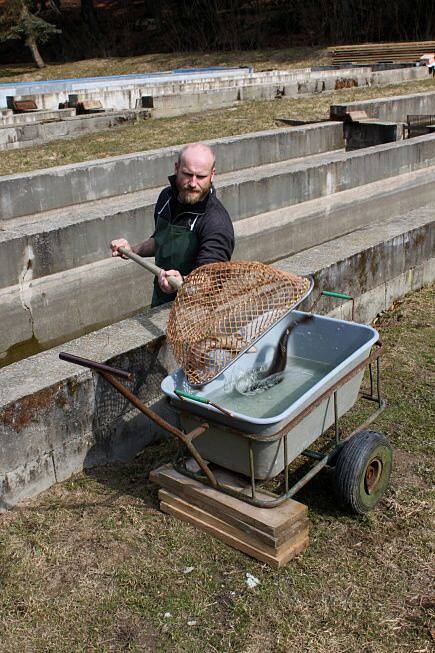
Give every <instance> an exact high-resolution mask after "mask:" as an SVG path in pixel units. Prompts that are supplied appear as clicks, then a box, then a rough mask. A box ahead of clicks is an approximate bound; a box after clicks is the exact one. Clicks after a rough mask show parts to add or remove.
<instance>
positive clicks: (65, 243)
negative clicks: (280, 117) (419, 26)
mask: <svg viewBox="0 0 435 653" xmlns="http://www.w3.org/2000/svg"><path fill="white" fill-rule="evenodd" d="M321 129H323V127H322V128H321ZM434 163H435V136H433V135H432V136H425V137H421V138H418V139H412V140H408V141H404V142H403V143H400V144H398V145H396V144H388V145H383V146H379V147H376V148H371V149H369V150H364V151H363V150H361V151H359V152H354V153H351V154H346V153H344V152H329V153H325V154H318V155H313V156H311V157H305V158H303V159H297V160H290V161H284V162H278V163H276V164H269V165H266V166H259V167H256V168H247V169H244V170H241V171H238V172H237V173H233V172H231V173H226V174H222V175H220V176H219V177H218V179H217V182H216V186H217V188H218V193H219V197H220V198H221V200H222V201H223V203H224V205H225V207H226V208H227V210H228V211H229V213H230V215H231V216H232V217H233V220H234V221H235V222H238V221H239V220H243V219H245V218H251V217H252V216H259V217H258V221H260V220H262V225H263V227H262V228H264V229H267V227H268V219H269V218H268V217H264V218H262V217H261V214H262V213H266V212H267V213H268V214H269V213H270V211H271V210H275V209H281V208H283V207H285V206H291V205H294V204H299V203H301V202H306V201H310V200H313V199H316V198H319V197H322V196H327V195H332V194H333V193H335V192H337V191H340V192H341V191H345V190H349V189H351V188H354V187H356V186H359V185H365V184H368V183H372V182H374V181H377V180H379V179H385V178H387V177H393V176H395V175H400V174H406V173H408V172H410V171H413V170H417V169H420V168H421V167H425V166H428V165H432V164H434ZM159 190H160V189H158V188H156V189H150V190H146V191H140V192H137V193H130V194H128V195H122V196H120V197H116V198H113V199H112V198H111V199H104V200H99V201H97V202H88V203H86V204H83V205H77V206H75V207H66V208H64V209H59V210H53V211H51V212H47V213H45V214H36V215H34V216H31V217H30V216H29V217H26V218H17V219H15V220H9V221H5V222H3V223H0V228H1V230H2V231H0V278H1V280H0V287H1V286H2V285H4V286H10V285H15V284H17V283H19V279H20V278H21V277H22V275H23V274H27V270H28V268H29V267H30V268H31V270H30V272H29V275H28V276H31V279H30V281H32V280H33V281H34V280H35V279H37V278H39V277H41V276H45V275H50V274H57V273H58V272H62V271H64V270H68V269H71V268H73V267H77V266H81V265H87V264H89V263H90V262H92V261H96V260H99V259H102V258H106V257H107V253H108V244H109V242H110V240H111V239H112V238H115V237H117V236H118V235H121V234H122V235H124V236H125V237H126V238H128V239H129V240H130V241H131V242H133V243H134V242H140V241H142V240H143V239H144V237H146V236H147V235H148V234H150V233H152V231H153V229H154V220H153V213H154V204H155V200H156V198H157V195H158V192H159ZM259 224H260V222H259ZM288 253H289V252H285V255H286V254H288ZM120 317H121V316H119V318H120Z"/></svg>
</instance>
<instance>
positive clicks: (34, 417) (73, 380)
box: [0, 206, 434, 510]
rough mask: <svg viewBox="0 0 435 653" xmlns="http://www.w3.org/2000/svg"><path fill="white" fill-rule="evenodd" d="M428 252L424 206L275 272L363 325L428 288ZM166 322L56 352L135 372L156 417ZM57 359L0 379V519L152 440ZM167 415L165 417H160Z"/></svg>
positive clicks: (135, 323)
mask: <svg viewBox="0 0 435 653" xmlns="http://www.w3.org/2000/svg"><path fill="white" fill-rule="evenodd" d="M433 249H434V247H433V213H432V209H431V207H430V206H429V207H428V208H427V209H424V208H423V209H419V210H417V211H414V212H410V213H408V214H406V215H404V216H399V217H398V218H396V219H394V220H392V221H390V222H388V223H384V224H378V225H374V226H371V227H368V228H366V229H362V230H360V231H357V232H354V233H352V234H349V235H347V236H343V237H342V238H340V239H337V240H334V241H331V242H328V243H326V244H324V245H322V246H319V247H315V248H312V249H309V250H306V251H305V252H301V253H299V254H296V255H295V256H293V257H291V258H289V259H286V260H283V261H281V262H280V263H279V264H278V267H280V268H282V269H287V270H291V271H293V272H296V273H299V274H313V276H314V278H315V283H316V289H317V290H321V289H334V290H342V291H345V292H348V293H350V294H352V295H353V296H354V297H355V298H356V311H357V319H358V320H360V321H368V320H371V319H372V318H373V317H374V316H375V315H376V314H377V313H378V312H379V311H380V310H383V309H384V308H386V307H387V306H388V305H390V304H391V302H392V301H393V300H394V299H395V298H397V297H400V296H402V295H403V294H404V293H406V292H408V291H409V290H412V289H416V288H419V287H421V286H422V285H423V284H424V283H428V282H430V281H432V280H433V278H434V266H433V265H432V261H433ZM328 308H331V307H328ZM332 308H333V310H335V311H337V310H338V309H337V308H336V307H334V306H333V307H332ZM343 310H344V311H346V306H345V307H344V309H343ZM167 315H168V309H167V308H163V309H154V310H151V311H148V312H145V313H144V314H142V315H138V316H136V318H131V319H129V320H126V321H124V322H120V323H118V324H115V325H112V326H110V327H106V328H105V329H102V330H100V331H97V332H95V333H92V334H89V335H87V336H84V337H83V338H80V339H79V340H77V341H74V342H70V343H68V345H64V346H63V349H65V350H67V351H70V352H72V353H77V354H79V355H82V356H85V357H87V358H91V359H92V358H93V359H95V360H99V361H108V362H109V363H111V364H113V365H116V366H118V367H121V368H128V369H130V370H132V371H134V372H136V377H135V380H134V381H133V382H132V389H133V391H134V392H135V393H136V394H138V395H139V396H140V397H141V399H142V400H144V401H145V402H146V403H147V404H149V405H152V406H155V407H157V408H158V410H159V412H160V409H163V408H164V407H165V406H166V405H165V404H164V403H163V404H162V403H161V395H160V390H159V384H160V381H161V379H162V378H163V376H164V375H165V374H166V373H167V372H168V371H169V370H171V369H172V368H173V361H172V359H171V356H170V355H169V353H168V351H167V349H166V347H165V346H164V338H163V334H164V329H165V325H166V319H167ZM58 352H59V348H57V349H53V350H50V351H47V352H45V353H42V354H39V355H37V356H34V357H31V358H28V359H26V360H24V361H21V362H20V363H16V364H15V365H11V366H9V367H6V368H4V369H2V370H0V416H1V420H0V488H1V489H0V510H5V509H7V508H10V507H12V506H13V505H15V504H16V503H17V502H19V501H21V500H22V499H23V498H26V497H30V496H34V495H35V494H37V493H38V492H40V491H42V490H43V489H45V488H47V487H49V486H50V485H52V484H53V483H54V482H56V481H58V480H62V479H64V478H67V477H68V476H69V475H70V474H72V473H74V472H76V471H79V470H80V469H82V468H84V467H89V466H92V465H95V464H102V463H106V462H109V461H112V460H125V459H128V458H129V457H132V456H133V455H135V453H137V452H138V451H140V450H141V449H142V448H143V447H144V446H146V444H147V443H148V442H150V441H151V439H152V438H154V437H156V436H157V435H159V432H158V430H157V429H156V428H155V427H154V426H153V425H152V424H150V423H148V422H147V420H146V419H145V418H143V419H142V417H141V416H140V417H139V416H138V415H137V412H136V411H134V410H131V409H130V405H129V404H127V403H126V402H125V401H124V400H123V398H122V397H121V396H120V395H117V394H115V393H114V392H112V390H111V388H110V387H108V386H107V385H105V383H104V382H103V381H102V380H101V379H99V378H98V377H94V376H93V375H92V374H91V373H90V372H89V371H88V370H83V369H82V368H74V367H73V366H71V365H68V364H66V363H63V362H62V361H60V360H59V359H58ZM159 402H160V403H159ZM164 414H165V416H166V417H168V416H169V415H171V413H170V412H167V409H166V412H165V413H164ZM172 419H174V417H173V416H171V420H172Z"/></svg>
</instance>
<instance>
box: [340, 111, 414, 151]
mask: <svg viewBox="0 0 435 653" xmlns="http://www.w3.org/2000/svg"><path fill="white" fill-rule="evenodd" d="M343 133H344V141H345V149H346V152H351V151H353V150H360V149H362V148H365V147H374V146H375V145H380V144H381V143H394V142H396V141H401V140H403V123H397V122H387V121H386V120H383V121H381V120H377V119H376V118H373V119H369V118H366V119H363V120H357V121H355V122H354V121H350V120H349V121H345V122H344V124H343Z"/></svg>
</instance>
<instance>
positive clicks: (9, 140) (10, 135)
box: [0, 109, 151, 150]
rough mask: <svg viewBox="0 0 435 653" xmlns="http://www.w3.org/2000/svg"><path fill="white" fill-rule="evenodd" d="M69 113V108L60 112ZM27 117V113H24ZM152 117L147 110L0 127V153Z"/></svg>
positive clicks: (104, 113) (106, 113) (109, 112)
mask: <svg viewBox="0 0 435 653" xmlns="http://www.w3.org/2000/svg"><path fill="white" fill-rule="evenodd" d="M61 111H68V109H61ZM23 115H26V114H23ZM150 115H151V113H150V111H149V110H148V109H137V110H131V109H130V110H126V111H123V112H111V111H107V112H103V113H101V114H98V113H96V114H90V115H80V116H71V117H63V118H60V119H58V120H55V119H53V120H51V121H42V122H37V121H34V122H33V123H31V124H23V125H13V126H6V127H3V126H0V150H10V149H18V148H23V147H33V146H35V145H41V144H43V143H46V142H48V141H53V140H56V139H59V138H72V137H74V136H77V135H80V134H83V133H85V132H96V131H102V130H105V129H110V128H113V127H117V126H118V125H124V124H126V123H128V122H136V121H138V120H145V119H146V118H149V117H150Z"/></svg>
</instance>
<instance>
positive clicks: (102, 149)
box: [0, 78, 435, 175]
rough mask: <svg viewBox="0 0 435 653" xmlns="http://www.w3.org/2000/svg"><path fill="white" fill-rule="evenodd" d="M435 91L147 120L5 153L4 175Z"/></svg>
mask: <svg viewBox="0 0 435 653" xmlns="http://www.w3.org/2000/svg"><path fill="white" fill-rule="evenodd" d="M433 90H435V79H431V78H429V79H425V80H422V81H415V82H408V83H404V84H400V85H391V86H383V87H367V88H359V89H358V88H355V89H343V90H340V91H333V92H328V93H319V94H318V95H308V96H302V97H300V98H295V99H286V98H282V99H279V100H275V101H255V102H243V103H241V104H240V105H239V106H236V107H232V108H229V109H219V110H214V111H207V112H204V113H201V114H189V115H185V116H180V117H177V118H162V119H152V120H147V121H141V122H137V123H135V124H130V125H126V126H123V127H117V128H116V129H114V130H109V131H105V132H99V133H94V134H86V135H84V136H81V137H79V138H74V139H68V140H58V141H53V142H51V143H49V144H47V145H43V146H37V147H32V148H26V149H21V150H8V151H4V152H2V154H1V157H0V175H8V174H12V173H22V172H26V171H29V170H34V169H38V168H49V167H52V166H59V165H64V164H67V163H77V162H80V161H89V160H93V159H99V158H104V157H109V156H116V155H119V154H127V153H131V152H138V151H142V150H150V149H154V148H159V147H166V146H169V145H178V144H181V143H189V142H193V141H199V140H207V139H213V138H220V137H224V136H233V135H236V134H243V133H247V132H252V131H258V130H263V129H278V128H282V127H283V124H282V123H278V122H277V121H276V118H277V117H286V118H292V119H296V120H325V119H328V117H329V106H330V105H331V104H334V103H340V102H352V101H354V100H358V99H359V100H364V99H370V98H375V97H385V96H391V95H404V94H407V93H423V92H428V91H433ZM218 165H219V161H218Z"/></svg>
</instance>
